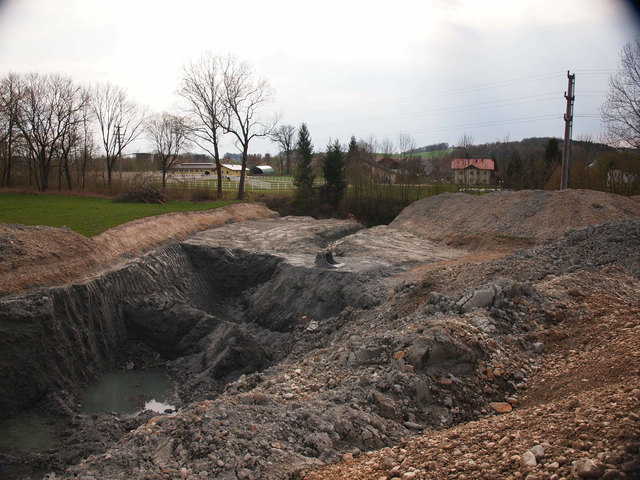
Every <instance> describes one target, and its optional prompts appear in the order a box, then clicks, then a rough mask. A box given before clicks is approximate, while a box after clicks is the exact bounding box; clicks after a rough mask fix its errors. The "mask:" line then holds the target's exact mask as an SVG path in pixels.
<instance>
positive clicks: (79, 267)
mask: <svg viewBox="0 0 640 480" xmlns="http://www.w3.org/2000/svg"><path fill="white" fill-rule="evenodd" d="M273 215H277V214H276V213H275V212H273V211H271V210H269V209H268V208H266V207H265V206H264V205H262V204H259V203H237V204H232V205H228V206H225V207H223V208H218V209H214V210H206V211H200V212H184V213H168V214H165V215H157V216H154V217H146V218H141V219H138V220H134V221H132V222H128V223H125V224H122V225H119V226H117V227H115V228H112V229H109V230H107V231H105V232H103V233H101V234H99V235H96V236H95V237H93V238H87V237H85V236H83V235H80V234H78V233H75V232H73V231H72V230H69V229H59V228H52V227H42V226H37V227H28V226H24V225H7V224H3V223H0V295H5V294H7V293H15V292H20V291H24V290H27V289H30V288H33V287H37V286H42V285H52V284H60V283H65V282H73V281H78V280H81V279H82V278H85V277H87V276H89V275H92V274H95V273H97V272H99V271H101V270H104V269H106V268H108V267H109V266H112V265H114V264H116V263H118V262H120V261H122V260H123V259H125V258H131V257H133V256H138V255H140V254H142V253H143V252H146V251H149V250H150V249H152V248H156V247H159V246H160V245H162V244H165V243H167V242H170V241H178V240H181V239H184V238H186V237H187V236H189V235H191V234H193V233H195V232H198V231H201V230H205V229H207V228H211V227H213V226H215V225H222V224H225V223H229V222H241V221H244V220H249V219H258V218H269V217H271V216H273Z"/></svg>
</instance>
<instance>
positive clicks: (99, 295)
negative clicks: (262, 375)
mask: <svg viewBox="0 0 640 480" xmlns="http://www.w3.org/2000/svg"><path fill="white" fill-rule="evenodd" d="M361 228H362V227H361V225H360V224H358V223H355V222H350V221H338V220H327V221H316V220H312V219H310V218H297V217H286V218H282V219H270V220H261V221H249V222H242V223H237V224H232V225H226V226H223V227H220V228H215V229H211V230H208V231H205V232H203V233H201V234H198V235H196V236H194V237H192V238H190V239H188V240H186V241H184V242H181V243H176V244H171V245H168V246H166V247H164V248H161V249H159V250H156V251H153V252H151V253H149V254H147V255H145V256H143V257H141V258H138V259H134V260H130V261H128V262H127V263H125V264H123V265H120V266H119V267H118V268H115V269H113V270H110V271H107V272H104V273H103V274H101V275H98V276H96V277H94V278H91V279H88V280H86V281H85V282H83V283H78V284H72V285H63V286H57V287H51V288H44V289H40V290H37V291H32V292H30V293H28V294H26V295H12V296H7V297H4V298H2V299H1V300H0V329H1V330H2V332H3V335H2V336H1V337H0V362H2V365H3V368H2V373H1V375H0V388H1V389H2V392H3V393H2V395H0V412H2V414H3V415H4V416H13V417H15V416H16V414H17V413H18V412H25V411H35V412H40V413H42V412H44V413H46V414H51V415H56V416H59V417H61V418H67V419H72V421H70V422H69V423H68V430H70V429H75V430H80V431H88V428H86V425H87V424H88V423H91V422H93V423H96V422H97V423H98V424H99V423H100V422H103V423H106V424H108V425H110V428H111V430H110V433H109V435H106V436H105V435H103V436H102V437H100V438H98V439H97V440H96V442H97V445H93V444H92V445H90V447H91V448H88V449H84V450H83V449H82V448H80V449H79V452H78V453H77V454H76V455H75V456H72V457H68V456H66V457H65V458H64V459H63V460H61V461H60V462H58V463H56V462H55V461H52V460H51V458H49V457H54V456H55V452H56V451H57V450H56V448H57V449H58V450H60V449H63V450H64V448H65V442H61V443H62V447H60V446H59V445H58V446H56V444H57V443H58V442H56V441H53V442H52V443H51V444H50V445H49V446H48V448H49V449H48V450H47V449H45V450H46V451H47V452H49V456H48V457H47V455H45V454H43V453H42V452H37V453H33V452H27V451H23V452H22V453H20V452H18V453H17V455H18V456H17V457H16V456H15V452H14V456H9V457H10V458H9V459H8V460H7V458H5V459H4V461H0V465H1V464H6V463H9V464H15V463H16V458H18V459H19V461H20V462H22V463H26V464H29V463H32V464H35V467H34V470H33V472H40V473H42V472H43V471H44V470H46V469H49V468H60V467H61V466H62V465H61V464H64V463H65V462H66V463H72V462H73V461H76V460H77V459H79V458H82V456H86V454H88V453H94V452H96V451H103V450H104V449H105V448H106V446H107V445H108V444H109V442H111V441H113V440H115V439H117V438H118V437H119V436H121V435H122V434H124V433H125V432H126V431H128V430H127V429H130V428H131V427H132V426H135V425H136V424H138V423H140V422H143V421H146V420H148V418H149V415H150V414H149V413H148V412H147V413H142V414H139V415H137V416H136V415H131V412H126V413H125V412H120V413H119V414H116V418H117V419H114V416H113V414H107V413H100V414H97V413H95V412H92V413H86V412H82V408H83V405H82V401H83V400H82V398H83V397H82V395H83V392H84V391H85V389H86V387H87V386H88V385H89V384H91V383H92V382H95V381H96V380H97V379H98V378H100V377H101V376H102V375H104V374H105V373H106V372H114V371H118V370H121V371H126V370H134V371H138V372H144V371H145V369H147V368H154V367H155V368H157V367H159V366H162V367H164V368H166V371H167V372H168V373H169V376H170V378H171V380H172V381H173V383H174V385H175V387H176V392H177V397H176V402H175V404H176V406H177V407H178V408H179V407H181V406H184V405H187V404H189V403H190V402H194V401H202V400H210V399H213V398H215V397H216V396H217V395H219V394H220V393H221V392H222V391H223V390H224V389H225V387H226V386H227V385H228V384H229V383H230V382H233V381H235V380H237V379H238V378H239V377H240V376H241V375H245V374H251V373H254V372H259V371H261V370H263V369H265V368H267V367H269V366H273V365H275V364H277V363H278V362H279V361H281V360H282V359H283V358H285V357H286V356H287V355H288V354H289V353H290V352H291V351H292V349H294V346H295V341H296V332H298V333H299V331H300V329H301V328H302V329H304V328H309V327H313V326H314V325H319V324H322V323H324V322H326V321H327V320H328V319H330V318H336V317H337V316H339V315H340V314H341V312H343V311H344V310H345V308H346V307H347V306H348V307H350V308H355V309H369V308H371V307H374V306H376V305H378V304H379V303H380V302H381V301H383V300H384V299H385V298H386V297H387V296H388V293H389V291H391V289H392V287H393V286H395V285H396V284H397V283H399V281H398V280H397V278H396V277H394V274H396V273H398V272H400V271H403V270H406V269H407V268H408V266H409V265H411V264H412V262H408V263H406V262H405V263H406V264H402V263H398V262H396V261H393V260H395V259H389V258H385V256H384V254H382V255H381V256H380V257H378V258H375V257H373V258H372V257H371V256H360V257H358V256H353V257H349V256H345V257H341V258H340V261H341V262H343V263H344V265H343V266H341V267H340V268H318V267H316V265H315V257H316V253H317V252H318V251H319V250H321V249H324V248H326V247H327V246H329V245H330V244H331V243H332V242H336V241H337V240H340V239H344V238H345V237H348V236H350V235H352V234H354V233H356V232H357V231H359V230H360V229H361ZM421 247H424V246H421ZM341 253H342V252H341ZM417 255H418V256H420V254H417ZM421 255H422V257H423V259H426V258H427V257H428V255H426V254H425V253H424V252H423V253H422V254H421ZM448 255H449V256H450V257H451V258H455V257H456V256H457V255H459V253H458V252H456V251H454V250H449V252H448ZM435 259H439V257H437V256H433V260H432V261H434V260H435ZM412 261H413V262H415V259H413V260H412ZM172 406H173V405H172ZM89 418H90V419H91V421H89ZM114 423H115V424H117V426H114ZM58 431H59V432H62V433H61V434H60V436H61V437H69V436H70V435H71V434H70V433H69V431H65V429H64V428H63V429H58ZM67 440H68V438H67ZM73 440H74V441H77V442H80V443H83V440H82V435H81V434H80V435H79V436H78V435H76V436H75V437H73ZM84 443H85V444H86V443H87V442H86V441H85V442H84ZM89 443H91V442H89ZM68 444H69V441H67V442H66V445H68ZM74 448H77V445H76V446H75V447H74ZM18 450H19V449H18ZM20 455H23V456H25V458H23V459H20V458H19V457H20ZM0 469H1V467H0ZM9 471H10V470H9V469H5V471H4V474H5V475H10V473H7V472H9ZM23 473H24V472H23Z"/></svg>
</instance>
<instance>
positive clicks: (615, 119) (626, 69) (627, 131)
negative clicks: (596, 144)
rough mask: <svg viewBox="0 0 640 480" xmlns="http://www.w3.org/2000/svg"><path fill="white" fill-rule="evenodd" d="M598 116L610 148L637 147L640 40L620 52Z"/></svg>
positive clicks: (639, 38) (639, 127)
mask: <svg viewBox="0 0 640 480" xmlns="http://www.w3.org/2000/svg"><path fill="white" fill-rule="evenodd" d="M600 114H601V118H602V123H603V124H604V127H605V131H606V134H605V135H606V137H607V140H608V141H609V142H610V143H611V144H612V145H615V146H618V147H630V148H639V147H640V36H637V37H636V38H635V39H634V40H633V41H631V42H629V43H627V44H626V45H625V46H624V48H623V49H622V53H621V54H620V66H619V67H618V71H617V72H616V74H615V76H612V77H611V78H610V80H609V93H608V94H607V99H606V100H605V103H604V105H603V106H602V107H601V109H600Z"/></svg>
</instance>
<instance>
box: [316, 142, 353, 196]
mask: <svg viewBox="0 0 640 480" xmlns="http://www.w3.org/2000/svg"><path fill="white" fill-rule="evenodd" d="M322 172H323V174H324V180H325V186H324V190H323V192H324V198H325V200H326V201H327V203H328V204H329V205H331V206H332V207H333V208H337V207H338V205H340V201H341V200H342V197H344V194H345V191H346V190H347V181H346V176H347V173H346V164H345V155H344V153H343V152H342V147H341V146H340V142H339V141H338V140H336V141H335V142H334V143H333V144H331V143H330V144H329V145H327V155H326V156H325V158H324V162H323V164H322Z"/></svg>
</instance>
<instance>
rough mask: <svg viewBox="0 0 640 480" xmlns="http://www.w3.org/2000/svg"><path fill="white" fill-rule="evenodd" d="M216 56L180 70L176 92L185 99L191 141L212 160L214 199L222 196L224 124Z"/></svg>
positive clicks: (208, 57) (219, 65)
mask: <svg viewBox="0 0 640 480" xmlns="http://www.w3.org/2000/svg"><path fill="white" fill-rule="evenodd" d="M224 88H225V87H224V82H223V78H222V67H221V60H220V57H217V56H214V55H211V54H210V53H206V54H204V55H203V56H202V57H201V58H200V60H198V61H196V62H193V63H191V64H190V65H188V66H187V67H185V68H184V72H183V76H182V82H181V84H180V88H179V90H178V93H179V95H180V96H181V97H182V98H183V99H184V100H185V103H186V108H185V113H186V115H187V116H188V117H189V119H190V121H191V124H192V133H193V141H194V143H195V144H196V145H198V146H199V147H200V148H202V149H203V150H204V151H206V152H207V153H208V154H209V155H211V156H212V157H213V160H214V162H215V163H216V173H217V178H218V197H221V196H222V168H221V163H220V162H221V157H220V151H219V145H220V140H221V138H222V136H223V135H224V130H223V125H226V124H227V123H228V121H227V110H226V108H225V104H224V101H225V98H226V96H225V92H224Z"/></svg>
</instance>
